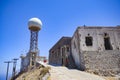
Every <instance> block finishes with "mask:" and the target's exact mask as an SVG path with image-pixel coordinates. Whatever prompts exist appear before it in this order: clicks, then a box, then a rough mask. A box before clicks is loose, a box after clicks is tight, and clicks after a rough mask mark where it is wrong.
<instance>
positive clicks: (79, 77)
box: [50, 66, 105, 80]
mask: <svg viewBox="0 0 120 80" xmlns="http://www.w3.org/2000/svg"><path fill="white" fill-rule="evenodd" d="M50 67H51V70H50V74H51V80H105V79H104V78H102V77H100V76H97V75H94V74H90V73H87V72H83V71H79V70H76V69H68V68H66V67H62V66H57V67H54V66H50Z"/></svg>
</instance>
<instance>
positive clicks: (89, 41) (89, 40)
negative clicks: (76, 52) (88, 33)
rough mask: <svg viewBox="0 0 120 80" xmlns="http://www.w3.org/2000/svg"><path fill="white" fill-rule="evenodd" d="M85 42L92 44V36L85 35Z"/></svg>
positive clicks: (88, 44)
mask: <svg viewBox="0 0 120 80" xmlns="http://www.w3.org/2000/svg"><path fill="white" fill-rule="evenodd" d="M85 43H86V46H92V45H93V38H92V37H85Z"/></svg>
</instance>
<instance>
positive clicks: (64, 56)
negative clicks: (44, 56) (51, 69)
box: [49, 37, 74, 67]
mask: <svg viewBox="0 0 120 80" xmlns="http://www.w3.org/2000/svg"><path fill="white" fill-rule="evenodd" d="M70 62H71V63H72V62H73V61H72V59H71V37H62V38H61V39H60V40H59V41H58V42H57V43H56V44H55V45H54V46H53V47H52V48H51V49H50V50H49V64H53V65H62V66H71V67H73V66H74V65H73V64H70Z"/></svg>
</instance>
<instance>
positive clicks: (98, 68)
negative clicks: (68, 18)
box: [71, 27, 120, 76]
mask: <svg viewBox="0 0 120 80" xmlns="http://www.w3.org/2000/svg"><path fill="white" fill-rule="evenodd" d="M71 49H72V56H73V58H74V60H75V64H76V65H77V67H78V68H79V69H81V70H87V71H89V72H95V73H97V74H99V75H104V76H105V75H106V76H108V75H115V74H117V73H119V72H120V64H119V63H120V62H119V61H120V50H119V49H120V27H78V28H77V30H76V32H75V33H74V35H73V38H72V40H71Z"/></svg>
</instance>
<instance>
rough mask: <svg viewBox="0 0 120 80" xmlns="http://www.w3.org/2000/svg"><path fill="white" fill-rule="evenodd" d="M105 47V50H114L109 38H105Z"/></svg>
mask: <svg viewBox="0 0 120 80" xmlns="http://www.w3.org/2000/svg"><path fill="white" fill-rule="evenodd" d="M104 46H105V50H112V49H113V48H112V45H111V44H110V38H109V37H105V38H104Z"/></svg>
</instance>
